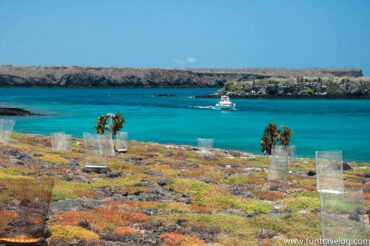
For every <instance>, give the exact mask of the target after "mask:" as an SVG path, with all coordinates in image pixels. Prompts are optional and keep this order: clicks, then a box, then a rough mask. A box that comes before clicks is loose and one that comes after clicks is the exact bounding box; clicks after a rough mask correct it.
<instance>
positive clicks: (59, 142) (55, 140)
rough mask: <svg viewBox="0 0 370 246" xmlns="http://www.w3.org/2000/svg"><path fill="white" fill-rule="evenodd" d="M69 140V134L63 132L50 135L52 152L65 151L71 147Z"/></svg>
mask: <svg viewBox="0 0 370 246" xmlns="http://www.w3.org/2000/svg"><path fill="white" fill-rule="evenodd" d="M71 138H72V136H71V135H69V134H65V133H64V132H56V133H52V134H51V148H52V149H53V150H54V151H67V150H69V149H70V147H71Z"/></svg>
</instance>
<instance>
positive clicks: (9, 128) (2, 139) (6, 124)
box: [0, 119, 15, 144]
mask: <svg viewBox="0 0 370 246" xmlns="http://www.w3.org/2000/svg"><path fill="white" fill-rule="evenodd" d="M14 125H15V121H14V120H8V119H0V144H8V143H9V138H10V134H11V133H12V132H13V128H14Z"/></svg>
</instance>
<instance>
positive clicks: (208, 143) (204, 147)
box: [198, 138, 213, 154]
mask: <svg viewBox="0 0 370 246" xmlns="http://www.w3.org/2000/svg"><path fill="white" fill-rule="evenodd" d="M198 148H199V151H200V153H208V154H210V153H211V150H212V149H213V139H212V138H198Z"/></svg>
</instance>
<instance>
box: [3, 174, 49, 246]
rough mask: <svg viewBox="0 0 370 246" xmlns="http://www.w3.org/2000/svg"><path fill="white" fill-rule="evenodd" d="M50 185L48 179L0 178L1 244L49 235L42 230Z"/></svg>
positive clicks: (47, 208) (45, 219) (34, 239)
mask: <svg viewBox="0 0 370 246" xmlns="http://www.w3.org/2000/svg"><path fill="white" fill-rule="evenodd" d="M53 186H54V181H53V179H51V178H41V179H34V178H31V177H20V178H17V177H9V178H1V179H0V190H1V193H0V218H1V219H0V245H1V242H4V241H5V242H14V241H17V240H22V239H23V240H28V241H30V242H34V241H38V240H39V239H42V238H46V237H47V236H48V235H47V234H46V230H45V228H46V221H47V216H48V212H49V205H50V200H51V195H52V190H53Z"/></svg>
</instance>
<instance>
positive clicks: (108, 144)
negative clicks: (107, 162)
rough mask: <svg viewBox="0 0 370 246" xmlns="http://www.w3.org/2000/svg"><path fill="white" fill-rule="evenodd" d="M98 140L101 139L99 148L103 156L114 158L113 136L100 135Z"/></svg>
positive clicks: (108, 134) (107, 134)
mask: <svg viewBox="0 0 370 246" xmlns="http://www.w3.org/2000/svg"><path fill="white" fill-rule="evenodd" d="M98 138H99V147H100V149H101V151H102V152H103V154H104V155H105V156H106V157H113V156H114V155H115V153H114V143H113V139H112V135H111V134H110V133H106V134H103V135H98Z"/></svg>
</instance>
